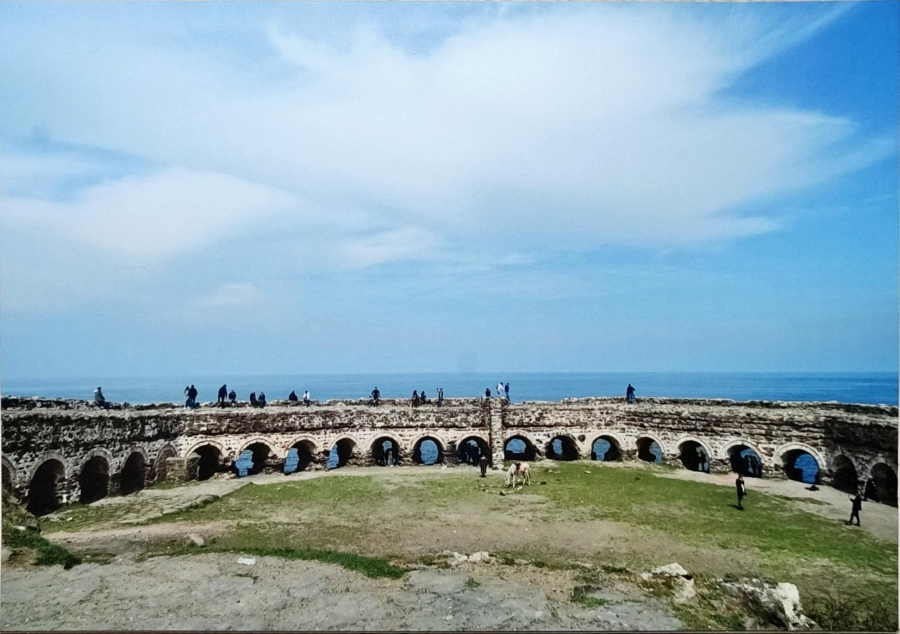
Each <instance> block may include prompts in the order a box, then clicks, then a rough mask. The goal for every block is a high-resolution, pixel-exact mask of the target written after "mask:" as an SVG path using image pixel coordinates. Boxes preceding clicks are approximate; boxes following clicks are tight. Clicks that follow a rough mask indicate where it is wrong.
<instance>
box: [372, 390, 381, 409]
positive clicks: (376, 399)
mask: <svg viewBox="0 0 900 634" xmlns="http://www.w3.org/2000/svg"><path fill="white" fill-rule="evenodd" d="M380 404H381V392H380V391H379V390H378V386H377V385H376V386H375V389H374V390H372V405H374V406H376V407H377V406H378V405H380Z"/></svg>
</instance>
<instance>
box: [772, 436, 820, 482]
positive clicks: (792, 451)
mask: <svg viewBox="0 0 900 634" xmlns="http://www.w3.org/2000/svg"><path fill="white" fill-rule="evenodd" d="M803 454H808V455H809V456H810V457H811V458H812V459H813V460H815V462H816V475H815V478H814V479H813V483H818V482H820V480H821V474H822V469H823V468H824V467H825V465H826V464H827V463H826V462H825V460H823V459H822V455H821V454H820V453H819V452H818V451H816V450H815V449H813V448H812V447H810V446H809V445H806V444H803V443H799V442H790V443H787V444H784V445H782V446H781V447H779V448H778V449H776V450H775V456H776V457H777V458H778V459H779V460H780V461H781V468H782V469H783V470H784V474H785V475H786V476H787V477H788V479H790V480H797V481H799V482H804V481H805V480H804V479H803V478H804V473H803V471H802V470H801V469H799V468H797V467H796V466H795V461H796V460H797V458H799V457H800V456H802V455H803Z"/></svg>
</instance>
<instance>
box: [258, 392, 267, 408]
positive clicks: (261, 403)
mask: <svg viewBox="0 0 900 634" xmlns="http://www.w3.org/2000/svg"><path fill="white" fill-rule="evenodd" d="M257 402H258V403H259V406H260V407H265V406H266V393H265V392H260V393H259V398H258V399H257Z"/></svg>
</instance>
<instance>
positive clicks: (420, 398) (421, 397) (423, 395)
mask: <svg viewBox="0 0 900 634" xmlns="http://www.w3.org/2000/svg"><path fill="white" fill-rule="evenodd" d="M419 402H420V403H421V404H422V405H424V404H425V403H427V402H428V398H427V397H426V396H425V390H422V392H421V394H419Z"/></svg>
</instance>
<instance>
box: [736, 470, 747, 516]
mask: <svg viewBox="0 0 900 634" xmlns="http://www.w3.org/2000/svg"><path fill="white" fill-rule="evenodd" d="M734 486H735V488H736V489H737V496H738V505H737V507H738V510H739V511H743V510H744V496H745V495H747V487H746V485H744V476H742V475H741V474H738V477H737V480H735V481H734Z"/></svg>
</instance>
